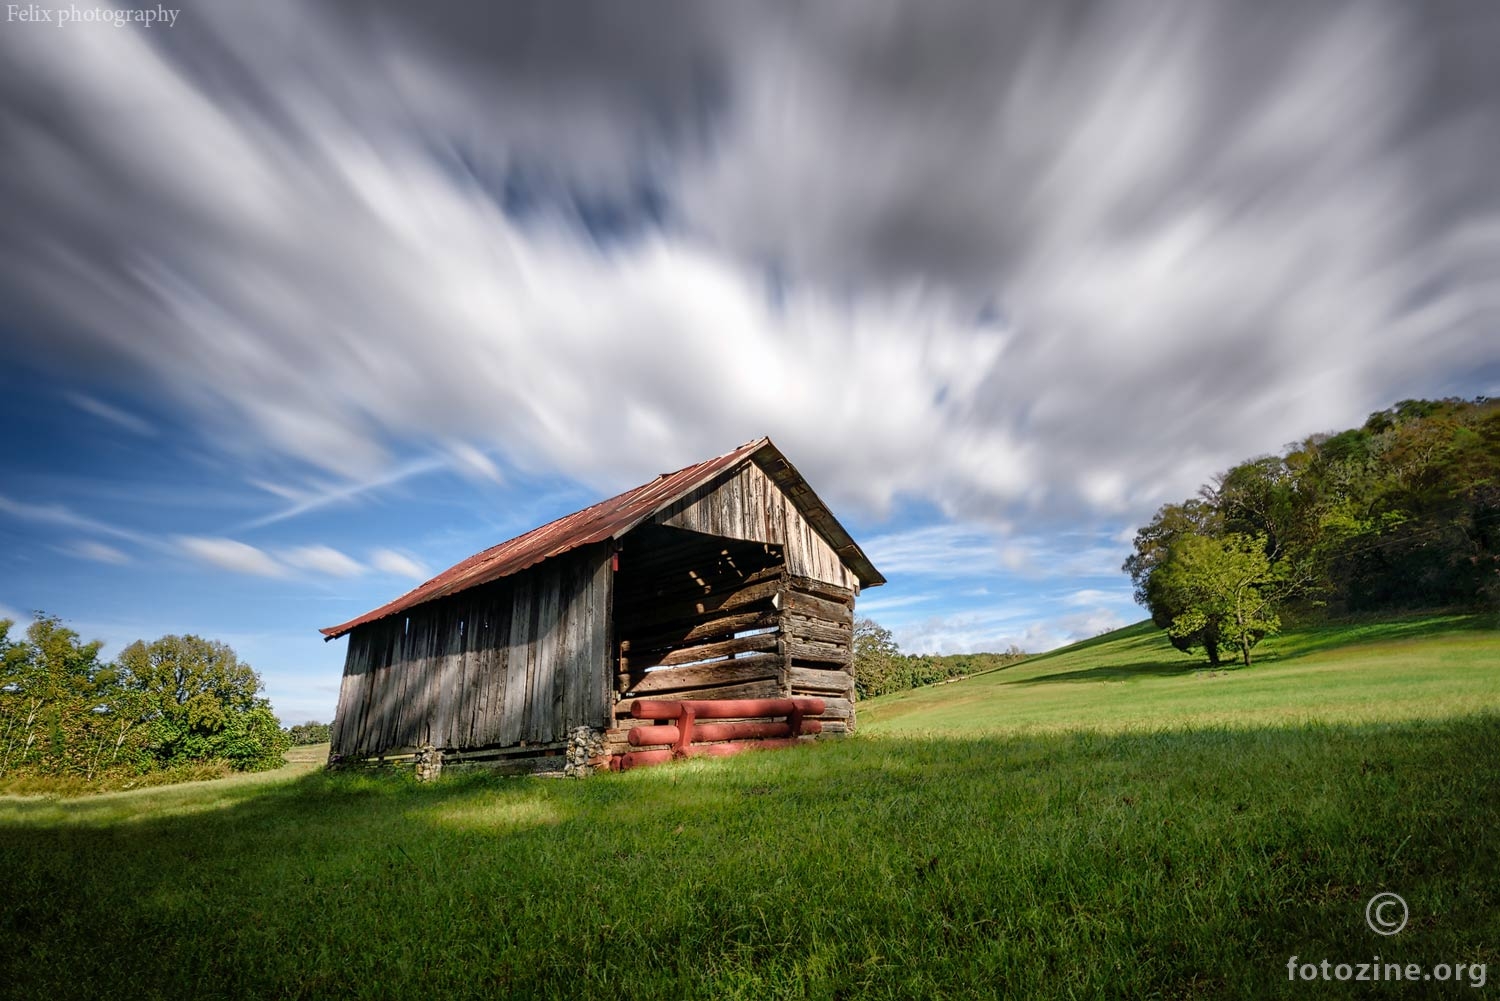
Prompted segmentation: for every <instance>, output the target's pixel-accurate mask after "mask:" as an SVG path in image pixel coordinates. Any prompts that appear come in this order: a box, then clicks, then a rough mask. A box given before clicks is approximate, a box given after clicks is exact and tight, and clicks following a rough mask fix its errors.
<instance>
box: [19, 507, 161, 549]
mask: <svg viewBox="0 0 1500 1001" xmlns="http://www.w3.org/2000/svg"><path fill="white" fill-rule="evenodd" d="M0 512H3V513H5V514H8V515H10V516H12V517H14V518H20V519H22V520H23V521H32V522H36V523H38V524H44V525H57V526H59V527H62V528H72V529H78V530H80V531H85V532H93V533H95V534H98V535H108V536H111V537H113V538H116V539H125V540H127V541H130V542H138V543H142V544H146V545H149V544H150V543H151V541H152V540H151V539H150V538H149V537H148V536H146V535H143V534H141V533H140V532H133V531H130V530H128V529H124V528H119V527H118V526H115V525H111V524H108V523H106V522H103V521H100V520H98V519H97V518H90V517H88V516H87V515H82V514H79V513H77V512H76V511H74V510H72V509H71V508H69V507H66V506H65V505H62V504H27V503H24V502H22V501H17V500H12V499H11V498H9V497H5V496H0Z"/></svg>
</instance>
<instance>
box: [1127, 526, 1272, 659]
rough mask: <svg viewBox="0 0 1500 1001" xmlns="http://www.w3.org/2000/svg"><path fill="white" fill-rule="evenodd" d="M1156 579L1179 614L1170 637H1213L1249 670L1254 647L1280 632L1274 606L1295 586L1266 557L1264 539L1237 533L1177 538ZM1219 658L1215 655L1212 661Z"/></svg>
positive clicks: (1154, 579)
mask: <svg viewBox="0 0 1500 1001" xmlns="http://www.w3.org/2000/svg"><path fill="white" fill-rule="evenodd" d="M1152 580H1153V583H1154V584H1155V585H1156V586H1157V587H1158V588H1159V589H1160V591H1161V592H1162V594H1163V595H1165V596H1167V597H1168V598H1169V600H1170V601H1171V602H1172V604H1173V605H1174V607H1176V608H1178V609H1180V610H1179V611H1178V612H1177V613H1176V614H1175V615H1174V616H1173V618H1172V621H1171V623H1170V624H1169V625H1168V626H1167V632H1168V634H1170V635H1172V636H1174V637H1178V638H1182V637H1197V636H1204V635H1207V634H1212V635H1213V636H1214V637H1215V639H1216V641H1217V642H1218V643H1219V644H1222V645H1224V646H1229V647H1233V648H1235V649H1237V650H1238V651H1239V654H1240V659H1241V661H1242V663H1243V664H1244V665H1245V666H1246V667H1249V666H1250V650H1251V648H1252V647H1254V646H1255V644H1257V643H1259V642H1260V641H1261V640H1262V639H1263V638H1264V637H1266V636H1271V635H1274V634H1275V633H1277V632H1278V631H1279V630H1280V628H1281V618H1280V616H1279V615H1278V614H1277V611H1276V603H1277V602H1278V601H1280V600H1283V599H1284V598H1285V597H1287V595H1288V594H1289V593H1290V591H1291V589H1292V588H1293V586H1294V583H1293V581H1292V580H1291V579H1290V578H1289V577H1288V575H1287V574H1286V572H1285V571H1284V569H1283V568H1282V567H1281V566H1279V565H1277V566H1273V565H1272V563H1271V561H1270V560H1269V559H1268V558H1267V556H1266V538H1265V536H1263V535H1256V536H1249V535H1242V534H1239V533H1231V534H1229V535H1226V536H1225V537H1224V538H1222V539H1211V538H1208V537H1206V536H1201V535H1189V536H1185V537H1183V538H1182V539H1179V540H1178V541H1177V543H1175V544H1174V545H1173V546H1172V549H1171V552H1170V554H1169V556H1168V558H1167V560H1166V561H1165V562H1163V563H1162V564H1161V565H1160V566H1159V567H1158V568H1157V570H1156V572H1155V573H1154V574H1153V575H1152ZM1216 659H1217V658H1216V656H1215V655H1214V654H1213V653H1211V654H1210V662H1214V661H1215V660H1216Z"/></svg>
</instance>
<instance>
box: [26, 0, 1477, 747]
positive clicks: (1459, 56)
mask: <svg viewBox="0 0 1500 1001" xmlns="http://www.w3.org/2000/svg"><path fill="white" fill-rule="evenodd" d="M1429 14H1431V15H1432V16H1428V15H1429ZM663 25H671V26H672V27H671V28H670V29H666V28H663ZM1497 41H1500V27H1497V25H1496V23H1495V17H1494V15H1493V8H1492V5H1487V4H1482V3H1477V2H1467V0H1451V2H1445V3H1441V4H1436V5H1435V7H1434V10H1433V11H1430V12H1424V11H1423V10H1420V9H1417V8H1412V7H1410V6H1409V5H1400V4H1379V3H1361V4H1343V3H1335V2H1332V0H1328V2H1322V0H1319V2H1309V3H1298V4H1294V5H1289V6H1287V7H1286V8H1285V9H1282V8H1280V7H1277V6H1276V5H1248V4H1238V3H1229V2H1224V3H1214V2H1197V0H1193V2H1189V0H1180V2H1178V0H1168V2H1164V3H1160V4H1153V5H1151V7H1150V10H1149V11H1143V9H1142V8H1141V7H1140V6H1139V5H1134V4H1115V3H1109V2H1099V3H1085V4H1079V5H1036V4H1024V3H1008V2H1000V3H994V2H983V3H981V2H977V0H976V2H974V3H964V2H959V3H954V4H948V5H943V6H941V7H940V8H938V7H934V6H933V5H929V4H921V3H915V2H910V3H909V2H897V0H877V2H874V3H871V2H863V0H862V2H859V3H854V2H844V0H827V2H825V3H822V4H818V5H804V6H795V7H794V6H790V5H788V6H786V7H781V6H775V5H771V6H766V7H759V6H757V7H755V8H751V7H750V6H749V5H743V6H742V5H704V4H698V3H686V2H684V3H677V2H668V0H662V2H659V3H653V4H649V5H646V6H636V5H630V6H628V7H627V6H625V5H612V4H581V5H566V6H564V5H552V4H541V5H528V4H514V5H504V6H503V7H500V6H494V7H491V6H488V5H477V4H443V3H439V4H424V5H421V6H414V5H409V4H397V3H384V2H378V0H372V2H369V3H364V4H360V5H318V6H309V5H307V4H305V3H300V2H295V3H294V2H282V0H268V2H266V3H262V4H256V5H253V6H250V5H235V4H205V5H203V6H200V7H195V8H193V9H191V10H184V12H183V13H182V15H181V16H180V17H179V18H178V19H177V20H176V21H175V22H174V24H173V25H172V26H171V27H166V26H164V25H158V26H156V27H152V28H144V27H139V26H133V25H132V26H123V27H118V28H117V27H114V26H112V25H108V24H97V23H95V24H73V25H68V26H66V27H64V28H58V27H57V26H56V25H52V26H49V27H39V26H38V25H37V24H32V23H21V22H9V21H7V22H0V144H3V148H4V149H5V150H6V153H7V161H6V170H5V171H4V172H3V173H0V198H3V200H4V204H5V205H6V207H7V208H6V212H5V213H3V214H0V303H4V306H5V309H4V311H3V313H0V317H3V319H0V324H3V325H0V421H3V425H0V426H3V430H4V433H3V434H0V471H3V473H0V606H3V607H0V615H6V614H10V613H14V614H15V616H17V617H21V618H23V619H24V618H25V616H26V615H27V614H29V612H30V611H31V610H33V609H42V610H45V611H46V612H49V613H53V614H57V615H60V616H62V617H63V618H64V619H66V620H67V621H68V622H69V623H70V624H72V625H73V627H74V628H76V629H78V630H79V631H80V632H82V633H83V634H84V635H85V636H86V637H89V638H100V639H103V640H105V641H107V643H108V650H109V651H111V652H112V651H115V650H118V649H119V647H120V646H121V645H123V644H124V643H127V642H129V641H131V640H133V639H137V638H152V637H155V636H158V635H162V634H165V633H181V632H194V633H199V634H202V635H206V636H211V637H215V638H218V639H222V640H226V641H228V642H230V643H231V644H232V645H233V646H234V647H235V648H236V649H237V650H238V651H239V652H240V653H241V655H242V656H244V658H245V659H247V660H248V661H249V662H250V663H251V664H252V665H253V666H254V667H255V668H256V669H257V670H259V671H260V673H261V675H262V676H263V678H264V679H265V682H266V687H267V692H268V694H269V695H270V697H271V699H272V701H273V704H274V705H275V707H276V709H277V711H278V712H279V713H280V714H281V716H282V718H283V720H284V721H286V722H294V721H300V720H303V719H308V718H318V719H327V718H328V717H329V715H330V714H331V712H332V708H333V704H334V697H335V694H336V690H337V684H338V677H339V667H340V664H341V659H342V655H343V644H342V642H336V643H332V644H327V645H325V644H324V643H323V642H322V641H321V639H320V637H319V636H318V634H317V631H316V630H317V629H318V627H320V626H326V625H330V624H333V623H337V622H340V621H343V620H345V619H347V618H349V617H352V616H353V615H356V614H358V613H360V612H363V611H365V610H367V609H369V608H371V607H373V606H375V605H377V604H380V603H382V602H384V601H386V600H388V599H390V598H391V597H394V596H395V595H397V594H399V593H401V592H403V591H404V590H406V589H407V588H409V587H411V586H413V585H414V584H416V583H418V582H419V581H420V580H421V579H423V577H424V576H425V575H427V574H430V573H433V572H436V571H438V570H441V569H443V568H444V567H446V566H448V565H450V564H452V563H453V562H456V561H457V560H460V559H462V558H464V557H466V556H468V555H470V554H471V553H473V552H475V551H477V550H479V549H482V548H484V547H486V546H489V545H492V544H494V543H496V542H499V541H502V540H504V539H506V538H509V537H511V536H513V535H515V534H517V533H519V532H521V531H524V530H526V529H528V528H530V527H532V526H534V525H536V524H539V523H542V522H545V521H547V520H549V519H551V518H554V517H557V516H559V515H562V514H566V513H568V512H570V511H573V510H575V509H577V508H579V507H581V506H583V505H585V504H587V503H590V502H592V501H594V500H597V499H599V498H601V497H604V496H608V495H610V494H612V493H615V492H618V491H620V490H623V489H627V488H629V487H631V486H634V485H636V484H638V483H641V482H644V481H646V480H649V479H650V478H652V477H654V476H655V475H656V474H658V473H660V472H664V471H667V470H671V469H676V468H680V467H682V466H684V465H687V464H689V463H692V462H695V461H698V460H700V459H703V458H706V457H709V456H712V455H716V454H720V453H722V452H724V451H727V450H728V449H730V448H732V447H734V446H736V445H738V444H740V443H742V442H745V441H748V440H751V439H753V438H756V437H759V436H760V435H770V436H771V437H772V438H773V439H774V440H775V441H776V442H777V444H778V445H779V446H780V447H781V448H782V449H783V450H784V451H785V452H786V453H787V455H788V456H789V457H790V458H791V460H792V461H793V462H794V463H795V464H796V465H797V466H798V467H799V469H800V470H801V471H802V472H803V473H804V474H805V475H806V477H807V478H808V480H809V481H810V482H811V483H812V485H813V486H814V488H815V489H816V490H817V491H818V492H819V494H820V495H821V496H822V497H823V498H824V500H825V501H827V502H828V503H829V504H830V505H831V506H832V508H833V509H834V511H835V512H836V513H837V514H838V516H839V517H840V519H841V520H842V521H843V522H844V523H845V525H846V526H847V527H848V528H849V529H850V530H851V532H852V533H853V534H854V535H855V537H856V538H857V539H859V540H860V542H861V543H862V544H863V545H864V547H865V549H866V551H867V552H868V553H869V555H870V556H871V558H872V560H873V561H874V562H875V564H876V565H877V566H878V567H879V568H880V569H881V570H882V571H883V572H884V573H885V574H886V576H887V577H888V578H889V579H890V584H889V585H887V586H885V587H882V588H880V589H878V590H876V591H873V592H871V593H869V594H868V595H867V596H866V597H865V598H864V599H863V600H862V602H861V606H860V607H861V610H862V611H864V612H866V613H868V614H870V615H872V616H874V617H876V618H878V619H879V620H880V621H881V622H883V623H884V624H886V625H888V626H890V627H891V628H892V629H893V631H894V632H895V634H896V636H897V638H898V640H899V641H900V642H901V643H902V645H903V646H904V647H905V648H906V649H908V650H912V651H943V652H956V651H968V650H985V649H1004V648H1005V647H1007V646H1010V645H1012V644H1014V645H1017V646H1021V647H1023V648H1026V649H1029V650H1042V649H1046V648H1048V647H1051V646H1055V645H1058V644H1061V643H1064V642H1067V641H1070V640H1074V639H1079V638H1083V637H1087V636H1091V635H1094V634H1095V633H1098V632H1100V631H1102V630H1104V629H1107V628H1110V627H1113V626H1117V625H1121V624H1124V623H1126V622H1129V621H1133V620H1135V619H1137V618H1139V617H1140V612H1139V610H1138V609H1136V608H1135V607H1134V606H1133V605H1132V604H1131V602H1130V596H1129V589H1128V586H1127V581H1126V580H1125V578H1124V577H1123V575H1121V574H1120V572H1119V565H1120V562H1121V560H1122V559H1123V558H1124V556H1125V555H1126V553H1127V552H1128V548H1129V540H1130V538H1131V535H1132V533H1133V529H1134V527H1135V526H1137V525H1139V524H1140V523H1142V522H1143V521H1144V520H1145V519H1147V518H1149V517H1150V515H1151V513H1152V512H1153V511H1154V510H1155V509H1156V508H1157V507H1158V506H1159V505H1160V504H1161V503H1163V502H1165V501H1171V500H1178V499H1181V498H1183V497H1186V496H1189V495H1191V494H1192V493H1193V492H1194V491H1195V490H1196V489H1197V488H1198V487H1199V485H1201V484H1203V483H1204V482H1206V481H1208V480H1209V479H1210V478H1211V477H1212V476H1213V475H1214V474H1215V473H1217V472H1219V471H1221V470H1223V469H1225V468H1227V467H1228V466H1230V465H1231V464H1233V463H1235V462H1237V461H1240V460H1242V459H1245V458H1248V457H1251V456H1254V455H1258V454H1263V453H1266V452H1271V451H1276V450H1278V449H1280V448H1281V447H1282V446H1283V445H1284V444H1285V443H1287V442H1290V441H1293V440H1296V439H1299V438H1301V437H1303V436H1306V435H1308V434H1312V433H1315V432H1320V431H1328V430H1334V429H1338V428H1342V427H1348V426H1351V425H1354V424H1357V423H1359V422H1360V421H1361V420H1363V418H1364V417H1365V415H1366V414H1367V413H1369V412H1370V411H1373V410H1376V409H1379V408H1383V407H1385V406H1388V405H1390V404H1391V403H1393V402H1395V401H1397V400H1400V399H1403V398H1407V397H1418V396H1443V395H1461V396H1474V395H1479V394H1487V395H1500V337H1496V335H1495V331H1496V325H1497V324H1496V319H1497V314H1500V193H1497V183H1500V181H1497V176H1496V175H1495V172H1494V171H1493V169H1492V168H1491V167H1490V165H1491V164H1493V163H1496V162H1500V72H1497V70H1496V63H1495V61H1494V59H1493V58H1492V53H1493V51H1494V47H1495V44H1496V43H1497Z"/></svg>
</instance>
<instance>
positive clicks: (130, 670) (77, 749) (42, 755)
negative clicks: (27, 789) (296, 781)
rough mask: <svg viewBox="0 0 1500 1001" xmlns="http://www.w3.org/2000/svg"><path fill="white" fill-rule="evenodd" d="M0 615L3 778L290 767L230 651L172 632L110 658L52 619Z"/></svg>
mask: <svg viewBox="0 0 1500 1001" xmlns="http://www.w3.org/2000/svg"><path fill="white" fill-rule="evenodd" d="M15 625H16V624H15V622H14V621H12V620H9V619H0V779H7V780H8V779H15V778H17V777H19V776H35V777H50V778H57V779H62V778H68V779H76V780H83V781H85V782H90V783H98V782H100V781H101V780H104V779H106V778H110V777H113V778H122V777H126V776H145V775H149V774H151V773H156V772H162V771H166V770H171V769H174V768H180V767H182V766H192V765H207V764H215V763H217V764H221V765H223V766H226V767H228V768H231V769H234V770H238V771H256V770H260V769H265V768H274V767H277V766H279V765H280V764H282V762H283V760H284V759H283V757H282V755H283V754H284V752H285V751H286V749H287V748H288V747H289V746H290V745H291V738H290V736H289V735H288V734H287V733H286V732H285V731H283V730H282V729H281V723H280V721H279V720H277V718H276V716H275V714H274V713H272V711H271V706H270V703H269V701H267V700H266V699H265V698H264V697H262V696H261V695H260V691H261V688H262V685H261V679H260V676H259V675H258V674H256V672H255V671H254V670H252V669H251V667H250V665H248V664H246V663H244V662H243V661H241V660H240V659H239V658H238V657H237V656H236V655H235V652H234V650H233V649H231V648H230V647H229V646H228V645H227V644H224V643H220V642H216V641H213V640H207V639H203V638H202V637H199V636H163V637H161V638H160V639H157V640H154V641H152V642H150V643H147V642H145V641H143V640H137V641H136V642H134V643H132V644H130V645H129V646H127V647H126V648H125V649H124V650H122V651H120V654H119V656H118V657H117V658H116V659H115V660H114V661H112V662H107V661H104V660H103V659H101V657H100V649H101V647H102V644H101V643H99V642H98V641H94V642H89V643H85V642H83V641H82V640H81V638H80V637H79V635H78V633H76V632H74V631H73V630H71V629H69V628H67V627H66V626H64V625H63V624H62V622H61V621H60V620H59V619H58V618H57V617H55V616H50V615H44V614H41V613H38V614H37V616H36V618H35V620H34V621H33V622H32V623H31V625H30V626H29V627H28V628H27V629H26V631H25V633H24V634H22V635H20V636H19V637H18V636H16V635H14V631H15Z"/></svg>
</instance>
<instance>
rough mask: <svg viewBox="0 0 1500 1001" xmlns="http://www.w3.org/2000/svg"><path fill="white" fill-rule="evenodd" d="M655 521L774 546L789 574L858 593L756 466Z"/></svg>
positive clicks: (841, 566) (729, 475) (839, 562)
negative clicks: (782, 555)
mask: <svg viewBox="0 0 1500 1001" xmlns="http://www.w3.org/2000/svg"><path fill="white" fill-rule="evenodd" d="M652 520H653V521H655V522H656V523H657V524H658V525H670V526H672V527H674V528H686V529H690V530H692V531H694V532H706V533H708V534H709V535H719V536H724V537H726V538H730V539H745V540H748V541H752V542H770V543H774V544H776V545H778V546H781V547H782V548H783V550H784V551H785V553H786V568H787V571H788V572H789V573H792V574H795V575H797V576H801V577H810V578H812V579H813V580H819V581H823V582H825V583H828V584H834V585H837V586H838V587H841V588H845V589H846V590H849V591H851V592H853V593H858V591H859V580H858V579H857V578H856V577H855V576H854V574H852V573H850V572H849V569H848V567H846V566H844V563H843V561H842V560H840V559H839V555H838V553H836V552H834V550H833V547H832V546H830V545H829V544H828V542H827V540H825V539H824V538H823V536H822V535H820V534H819V533H818V532H817V530H816V529H814V528H813V527H812V526H811V525H810V524H808V522H807V520H806V519H805V518H803V517H802V513H801V512H800V511H799V510H798V509H797V505H796V504H795V503H793V501H792V499H791V498H790V497H788V496H787V494H786V493H785V492H783V490H782V488H781V487H779V486H777V485H776V484H775V483H774V482H772V480H771V478H770V477H769V476H767V475H766V474H765V472H764V471H763V470H762V469H761V468H760V467H759V466H758V465H756V464H755V463H754V462H747V463H745V464H744V465H742V466H740V467H739V468H738V469H736V470H733V471H731V472H728V473H725V474H724V475H722V476H720V477H718V478H716V479H714V480H713V481H711V482H709V483H707V484H705V485H703V486H702V487H699V488H698V489H697V490H694V491H693V492H692V493H690V494H688V495H687V496H686V497H684V498H682V499H681V500H679V501H678V502H677V503H675V504H672V505H671V506H669V507H666V508H663V509H662V510H661V511H660V512H658V513H657V514H656V516H655V517H654V518H653V519H652Z"/></svg>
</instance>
